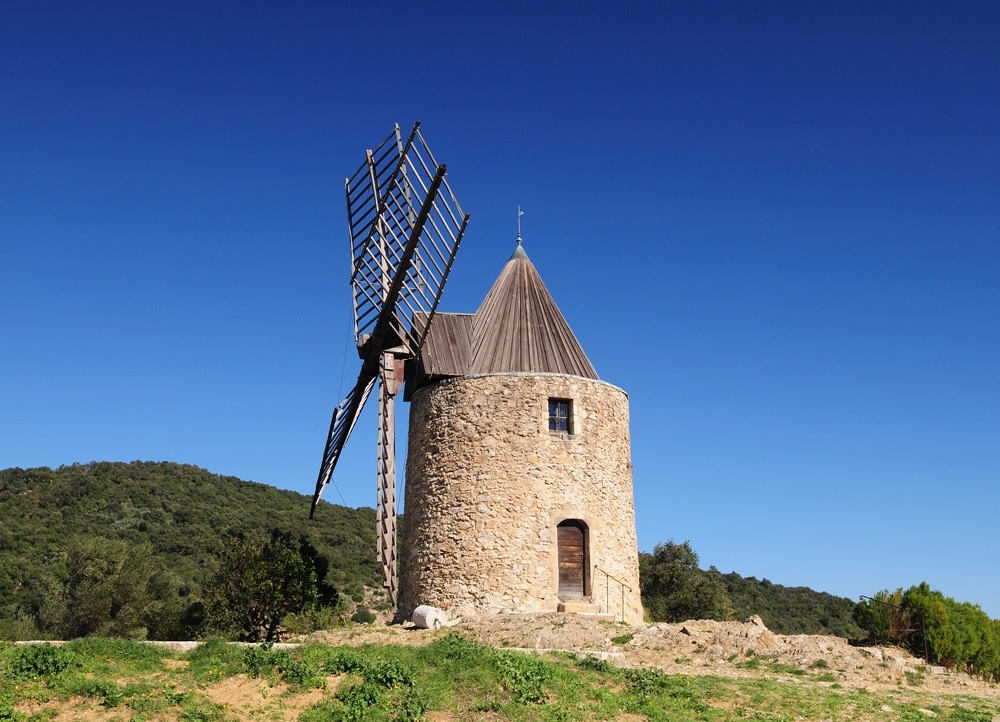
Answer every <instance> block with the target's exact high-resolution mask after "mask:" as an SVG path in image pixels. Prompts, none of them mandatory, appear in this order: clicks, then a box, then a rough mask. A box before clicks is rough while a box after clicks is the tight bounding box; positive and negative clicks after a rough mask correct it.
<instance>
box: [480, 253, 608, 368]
mask: <svg viewBox="0 0 1000 722" xmlns="http://www.w3.org/2000/svg"><path fill="white" fill-rule="evenodd" d="M512 372H530V373H554V374H570V375H573V376H583V377H585V378H591V379H596V378H598V377H597V371H595V370H594V367H593V365H592V364H591V363H590V360H589V359H588V358H587V354H585V353H584V352H583V348H582V347H581V346H580V342H579V341H577V340H576V336H574V335H573V331H572V330H571V329H570V327H569V324H568V323H566V319H565V318H564V317H563V315H562V313H561V312H560V311H559V307H558V306H557V305H556V302H555V301H554V300H553V298H552V294H550V293H549V290H548V289H547V288H546V287H545V283H543V282H542V278H541V276H539V275H538V271H536V270H535V266H534V265H533V264H532V263H531V261H530V260H529V259H528V254H527V253H525V252H524V248H523V247H522V246H521V244H520V243H518V245H517V248H516V249H515V251H514V254H513V255H512V256H511V257H510V260H509V261H507V265H505V266H504V267H503V270H502V271H501V272H500V276H499V277H498V278H497V280H496V282H494V284H493V288H491V289H490V292H489V293H488V294H486V298H485V299H484V300H483V303H482V305H480V307H479V310H478V311H476V315H475V316H474V317H473V321H472V365H471V367H470V369H469V373H470V374H473V375H478V374H497V373H512Z"/></svg>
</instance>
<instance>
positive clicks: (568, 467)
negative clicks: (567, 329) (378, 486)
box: [399, 374, 642, 623]
mask: <svg viewBox="0 0 1000 722" xmlns="http://www.w3.org/2000/svg"><path fill="white" fill-rule="evenodd" d="M550 398H560V399H570V400H572V402H573V408H572V431H573V433H572V435H565V434H562V435H559V434H553V433H550V432H549V430H548V402H549V399H550ZM404 512H405V516H404V519H405V529H404V531H403V541H402V548H401V554H400V558H401V563H400V598H399V612H400V614H401V615H403V616H404V617H405V618H409V615H410V614H411V613H412V611H413V609H414V608H415V607H416V606H418V605H420V604H430V605H433V606H435V607H439V608H441V609H444V610H446V611H447V612H448V613H449V615H451V616H457V615H474V614H483V613H501V612H554V611H556V607H557V605H558V604H559V598H558V558H557V553H558V550H557V546H556V525H557V524H558V523H559V522H560V521H563V520H564V519H581V520H583V521H584V522H585V523H586V525H587V527H588V546H589V560H588V569H587V576H588V584H587V586H588V593H590V594H591V597H592V600H593V602H595V603H598V604H600V605H601V606H602V607H604V609H605V610H606V611H607V612H608V613H612V614H615V615H616V616H617V617H618V618H619V619H621V618H622V617H623V616H624V619H625V620H626V621H627V622H630V623H639V622H641V621H642V607H641V603H640V601H639V561H638V550H637V546H636V537H635V508H634V503H633V496H632V464H631V457H630V449H629V431H628V397H627V396H626V394H625V393H624V392H623V391H622V390H621V389H618V388H616V387H614V386H611V385H610V384H606V383H604V382H601V381H594V380H590V379H584V378H580V377H576V376H562V375H545V374H536V375H529V374H504V375H494V376H481V377H471V378H454V379H449V380H446V381H442V382H439V383H437V384H434V385H431V386H428V387H425V388H423V389H420V390H419V391H417V392H416V393H415V394H414V396H413V400H412V404H411V407H410V429H409V453H408V458H407V464H406V490H405V508H404ZM596 568H600V569H603V570H605V571H607V572H608V573H609V574H610V575H611V576H613V577H617V578H618V579H621V580H623V581H624V582H625V585H626V586H628V587H629V590H628V591H625V593H624V609H623V599H622V597H623V595H622V591H623V590H622V586H621V585H619V584H618V583H616V582H615V581H614V580H611V581H610V583H608V581H607V579H606V577H605V575H604V574H603V573H601V572H599V571H596Z"/></svg>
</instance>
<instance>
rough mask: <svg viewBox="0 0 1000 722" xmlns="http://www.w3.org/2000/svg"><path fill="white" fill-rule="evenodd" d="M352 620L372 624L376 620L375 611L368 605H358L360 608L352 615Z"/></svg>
mask: <svg viewBox="0 0 1000 722" xmlns="http://www.w3.org/2000/svg"><path fill="white" fill-rule="evenodd" d="M351 621H352V622H357V623H358V624H372V623H374V621H375V613H374V612H372V610H370V609H368V608H367V607H358V610H357V611H356V612H354V614H352V615H351Z"/></svg>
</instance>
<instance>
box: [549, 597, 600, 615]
mask: <svg viewBox="0 0 1000 722" xmlns="http://www.w3.org/2000/svg"><path fill="white" fill-rule="evenodd" d="M556 611H559V612H564V613H566V614H601V613H602V612H603V610H602V609H601V605H600V604H594V603H593V602H584V601H582V600H581V601H579V602H559V606H558V607H556Z"/></svg>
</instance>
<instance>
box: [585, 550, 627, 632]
mask: <svg viewBox="0 0 1000 722" xmlns="http://www.w3.org/2000/svg"><path fill="white" fill-rule="evenodd" d="M594 571H595V572H600V573H601V574H603V575H604V606H605V607H607V608H608V609H610V608H611V580H612V579H614V580H615V581H616V582H617V583H618V586H620V587H621V589H622V621H623V622H624V621H625V591H626V590H628V591H629V592H631V591H632V587H630V586H628V585H627V584H625V582H623V581H622V580H621V579H619V578H618V577H616V576H613V575H612V574H609V573H608V572H606V571H604V570H603V569H601V568H600V567H599V566H597V565H596V564H595V565H594Z"/></svg>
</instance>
